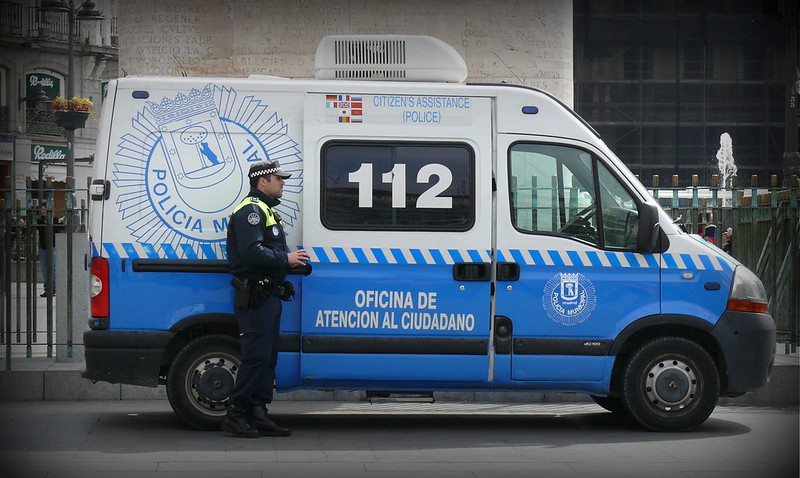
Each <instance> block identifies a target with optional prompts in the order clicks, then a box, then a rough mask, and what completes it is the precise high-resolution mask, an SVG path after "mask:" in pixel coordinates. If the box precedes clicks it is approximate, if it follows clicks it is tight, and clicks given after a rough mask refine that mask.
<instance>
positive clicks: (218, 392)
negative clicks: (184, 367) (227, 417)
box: [190, 358, 237, 410]
mask: <svg viewBox="0 0 800 478" xmlns="http://www.w3.org/2000/svg"><path fill="white" fill-rule="evenodd" d="M236 371H237V367H236V364H235V363H233V362H232V361H230V360H226V359H224V358H215V359H209V360H205V361H203V362H200V363H198V364H197V366H196V367H195V369H194V373H193V374H192V375H191V378H190V382H191V383H190V388H191V394H192V396H193V397H194V399H195V401H196V402H197V403H198V404H199V405H201V406H202V407H204V408H208V409H210V410H218V409H220V408H224V401H225V400H226V399H227V398H228V397H229V396H230V394H231V392H232V391H233V385H234V383H235V380H236Z"/></svg>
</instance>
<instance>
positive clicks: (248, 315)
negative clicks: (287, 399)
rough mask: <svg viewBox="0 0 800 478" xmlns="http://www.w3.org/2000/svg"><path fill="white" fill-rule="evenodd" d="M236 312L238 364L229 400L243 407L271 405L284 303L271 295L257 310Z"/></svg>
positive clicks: (249, 309) (238, 310) (239, 310)
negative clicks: (239, 347) (259, 404)
mask: <svg viewBox="0 0 800 478" xmlns="http://www.w3.org/2000/svg"><path fill="white" fill-rule="evenodd" d="M235 312H236V317H237V320H238V322H239V343H240V346H241V365H240V366H239V370H238V372H237V373H236V384H235V385H234V388H233V393H231V398H232V399H234V400H236V401H237V402H239V403H242V404H246V405H250V404H254V403H270V402H272V393H273V388H274V383H275V365H276V364H277V363H278V341H279V340H280V330H281V312H283V303H282V302H281V300H280V299H279V298H278V297H276V296H274V295H270V296H268V297H267V299H266V300H265V301H264V302H263V303H261V304H260V305H259V306H257V307H247V308H244V309H238V308H237V310H236V311H235Z"/></svg>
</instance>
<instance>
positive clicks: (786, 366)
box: [0, 347, 800, 407]
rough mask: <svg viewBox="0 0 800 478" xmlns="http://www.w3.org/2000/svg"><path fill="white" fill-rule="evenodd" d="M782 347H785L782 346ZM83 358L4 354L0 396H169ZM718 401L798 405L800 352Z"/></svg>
mask: <svg viewBox="0 0 800 478" xmlns="http://www.w3.org/2000/svg"><path fill="white" fill-rule="evenodd" d="M779 349H782V347H779ZM82 364H83V362H78V361H72V362H59V361H56V359H55V358H47V357H33V358H26V357H24V356H23V357H15V356H12V363H11V366H12V367H11V368H12V370H5V369H6V365H7V364H6V360H5V356H3V357H0V401H2V400H145V399H166V398H167V394H166V390H165V388H164V386H163V385H162V386H159V387H157V388H147V387H137V386H133V385H123V384H110V383H106V382H98V383H92V382H91V381H89V380H86V379H84V378H82V377H81V376H80V369H81V366H82ZM365 398H366V397H365V393H364V392H363V391H362V392H342V391H296V392H289V393H278V394H276V396H275V399H276V400H285V401H292V400H313V401H330V400H338V401H354V402H358V401H364V400H365ZM434 398H435V399H436V400H437V401H438V400H445V401H459V402H476V403H561V402H591V398H590V397H589V396H588V395H584V394H569V393H534V392H435V393H434ZM719 403H720V405H737V406H762V407H798V406H800V357H799V356H798V354H797V353H793V354H788V355H787V354H782V353H779V354H778V355H776V356H775V367H774V368H773V371H772V375H771V377H770V382H769V384H768V385H767V386H766V387H765V388H763V389H761V390H758V391H756V392H750V393H746V394H744V395H742V396H741V397H736V398H728V397H722V398H720V401H719Z"/></svg>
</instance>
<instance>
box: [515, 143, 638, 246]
mask: <svg viewBox="0 0 800 478" xmlns="http://www.w3.org/2000/svg"><path fill="white" fill-rule="evenodd" d="M509 179H510V185H509V191H510V193H511V198H510V199H511V214H512V222H513V224H514V226H515V227H516V228H517V230H519V231H521V232H527V233H550V234H557V235H564V236H569V237H572V238H574V239H577V240H579V241H582V242H585V243H589V244H592V245H594V246H597V247H604V248H609V249H633V248H635V246H636V231H637V227H638V222H637V220H636V218H637V209H636V203H635V201H634V200H633V198H632V197H631V196H630V194H628V192H627V191H626V190H625V188H624V187H623V186H622V185H621V184H620V182H619V181H618V180H617V179H616V178H615V177H614V176H613V175H612V174H611V173H610V172H609V171H608V169H606V167H605V166H604V165H603V164H602V163H600V162H599V161H597V159H596V158H595V157H593V156H592V155H591V154H590V153H589V152H587V151H584V150H581V149H578V148H573V147H569V146H556V145H548V144H529V143H518V144H515V145H514V146H513V147H512V148H511V151H510V155H509ZM598 191H599V192H600V194H599V197H598Z"/></svg>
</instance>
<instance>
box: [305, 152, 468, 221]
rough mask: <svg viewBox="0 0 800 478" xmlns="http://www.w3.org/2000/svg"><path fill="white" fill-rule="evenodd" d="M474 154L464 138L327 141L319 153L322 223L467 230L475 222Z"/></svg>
mask: <svg viewBox="0 0 800 478" xmlns="http://www.w3.org/2000/svg"><path fill="white" fill-rule="evenodd" d="M474 156H475V155H474V152H473V151H472V148H470V147H469V146H468V145H465V144H453V143H424V144H419V143H401V142H396V143H386V142H380V143H379V142H331V143H328V144H326V145H325V146H324V147H323V148H322V155H321V162H322V178H321V180H322V184H321V188H322V194H321V197H322V209H321V210H322V218H321V219H322V223H323V224H324V225H325V227H327V228H329V229H350V230H384V231H391V230H413V231H417V230H419V231H466V230H468V229H470V228H471V227H472V225H473V224H474V222H475V179H474V178H475V159H474Z"/></svg>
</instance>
